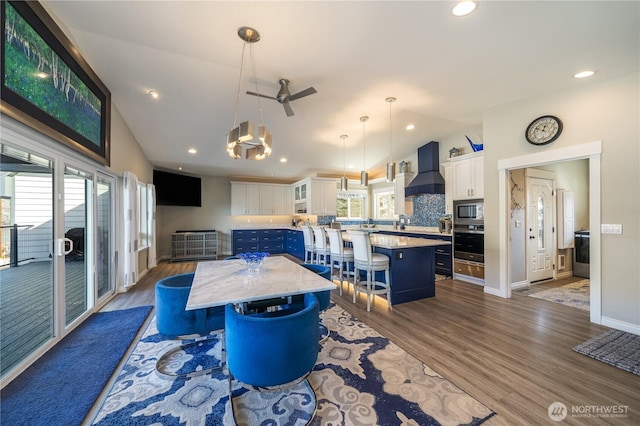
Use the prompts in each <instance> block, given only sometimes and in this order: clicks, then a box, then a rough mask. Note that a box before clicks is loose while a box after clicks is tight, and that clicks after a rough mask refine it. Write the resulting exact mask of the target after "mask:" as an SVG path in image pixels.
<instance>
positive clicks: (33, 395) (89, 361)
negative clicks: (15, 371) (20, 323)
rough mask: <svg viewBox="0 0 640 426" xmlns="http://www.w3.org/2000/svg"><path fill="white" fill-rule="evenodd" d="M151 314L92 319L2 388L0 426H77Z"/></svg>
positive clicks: (141, 310)
mask: <svg viewBox="0 0 640 426" xmlns="http://www.w3.org/2000/svg"><path fill="white" fill-rule="evenodd" d="M151 309H152V306H142V307H137V308H131V309H123V310H118V311H108V312H97V313H95V314H93V315H91V316H90V317H89V318H88V319H87V320H85V321H84V322H83V323H82V324H80V325H79V326H78V327H77V328H76V329H74V330H73V331H72V332H71V333H69V335H68V336H65V337H64V339H62V340H61V341H60V342H59V343H58V344H57V345H56V346H54V347H53V348H51V350H49V351H48V352H47V353H46V354H44V355H43V356H42V357H41V358H40V359H38V360H37V361H36V362H35V363H34V364H33V365H31V366H30V367H29V368H27V369H26V370H25V371H24V372H23V373H22V374H20V375H19V376H18V377H16V378H15V379H14V380H13V381H12V382H11V383H9V384H8V385H7V386H5V387H4V389H2V393H1V399H2V402H1V404H0V421H1V422H2V424H3V425H55V426H57V425H64V426H71V425H79V424H81V423H82V421H83V420H84V418H85V417H86V415H87V414H88V413H89V411H90V410H91V408H92V406H93V404H94V403H95V402H96V400H97V398H98V396H99V395H100V393H101V392H102V390H103V388H104V387H105V386H106V384H107V382H108V381H109V379H110V378H111V376H112V375H113V373H114V372H115V370H116V368H117V367H118V364H119V363H120V361H121V360H122V357H123V356H124V355H125V353H126V352H127V350H128V349H129V347H130V346H131V343H132V342H133V341H134V339H135V337H136V335H137V334H138V331H139V330H140V327H142V325H143V324H144V322H145V320H146V319H147V317H148V316H149V312H151Z"/></svg>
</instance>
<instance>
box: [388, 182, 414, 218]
mask: <svg viewBox="0 0 640 426" xmlns="http://www.w3.org/2000/svg"><path fill="white" fill-rule="evenodd" d="M413 176H414V175H413V173H398V174H397V175H396V180H395V182H394V184H393V185H394V191H395V197H394V200H395V205H394V206H393V208H394V213H395V214H396V215H412V214H413V200H412V199H411V197H408V198H405V196H404V189H405V188H406V187H407V185H409V183H411V180H412V179H413Z"/></svg>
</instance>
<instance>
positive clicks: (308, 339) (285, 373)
mask: <svg viewBox="0 0 640 426" xmlns="http://www.w3.org/2000/svg"><path fill="white" fill-rule="evenodd" d="M318 315H319V314H318V300H317V298H316V297H315V295H313V294H312V293H308V294H306V295H305V296H304V304H303V305H302V306H293V307H290V308H288V309H285V310H281V311H275V312H265V313H262V314H260V315H242V314H240V313H238V312H236V310H235V308H234V306H233V305H232V304H229V305H227V306H226V310H225V347H226V351H227V365H228V368H229V372H230V374H232V375H233V376H234V377H236V378H237V379H238V380H240V381H241V382H244V383H247V384H249V385H253V386H260V387H269V386H278V385H283V384H287V383H290V382H293V381H296V380H297V379H300V378H304V377H306V375H307V374H308V373H309V372H310V371H311V370H312V369H313V367H314V365H315V363H316V360H317V359H318V318H319V317H318Z"/></svg>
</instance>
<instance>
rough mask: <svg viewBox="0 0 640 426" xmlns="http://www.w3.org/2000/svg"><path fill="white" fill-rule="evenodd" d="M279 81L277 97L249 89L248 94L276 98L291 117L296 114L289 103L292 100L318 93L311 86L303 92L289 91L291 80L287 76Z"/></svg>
mask: <svg viewBox="0 0 640 426" xmlns="http://www.w3.org/2000/svg"><path fill="white" fill-rule="evenodd" d="M278 83H280V90H279V91H278V94H277V95H276V97H275V98H274V97H273V96H267V95H263V94H262V93H256V92H249V91H247V95H253V96H260V97H261V98H267V99H273V100H276V101H278V102H280V103H281V104H282V106H283V107H284V111H285V112H286V113H287V117H291V116H292V115H295V114H294V113H293V109H292V108H291V105H289V102H290V101H295V100H296V99H300V98H303V97H305V96H309V95H313V94H314V93H317V90H316V89H314V88H313V87H309V88H307V89H304V90H303V91H301V92H298V93H295V94H293V95H292V94H291V92H289V80H287V79H286V78H281V79H280V80H278Z"/></svg>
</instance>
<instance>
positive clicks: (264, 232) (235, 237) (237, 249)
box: [232, 229, 304, 259]
mask: <svg viewBox="0 0 640 426" xmlns="http://www.w3.org/2000/svg"><path fill="white" fill-rule="evenodd" d="M291 233H294V234H293V235H292V234H291ZM298 234H299V240H300V242H299V243H298ZM232 243H233V254H238V253H244V252H247V251H264V252H268V253H271V254H281V253H289V254H292V255H293V256H296V257H297V258H299V259H303V258H304V244H303V242H302V232H300V231H292V230H287V229H242V230H234V231H232ZM300 252H301V253H302V254H300Z"/></svg>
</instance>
